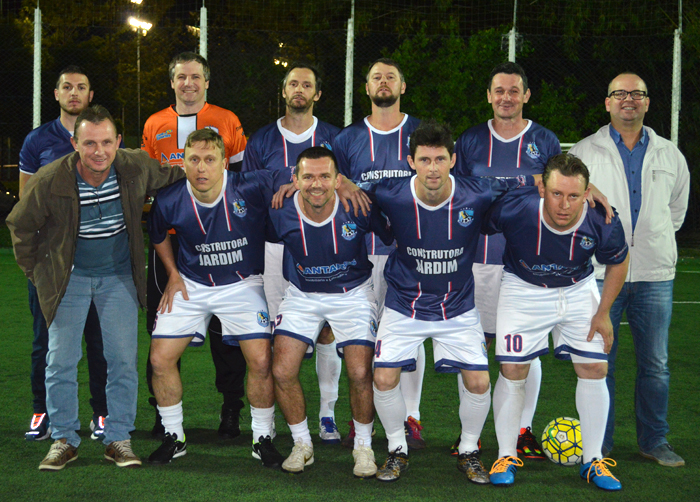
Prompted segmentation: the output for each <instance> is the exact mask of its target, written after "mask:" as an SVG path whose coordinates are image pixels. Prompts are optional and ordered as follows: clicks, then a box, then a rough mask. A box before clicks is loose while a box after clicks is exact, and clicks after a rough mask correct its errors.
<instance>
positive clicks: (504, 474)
mask: <svg viewBox="0 0 700 502" xmlns="http://www.w3.org/2000/svg"><path fill="white" fill-rule="evenodd" d="M523 465H524V464H523V461H522V460H520V459H519V458H518V457H501V458H499V459H498V460H496V461H495V462H494V463H493V467H491V472H489V475H490V477H491V484H492V485H493V486H511V485H512V484H513V483H515V474H516V473H517V472H518V467H522V466H523Z"/></svg>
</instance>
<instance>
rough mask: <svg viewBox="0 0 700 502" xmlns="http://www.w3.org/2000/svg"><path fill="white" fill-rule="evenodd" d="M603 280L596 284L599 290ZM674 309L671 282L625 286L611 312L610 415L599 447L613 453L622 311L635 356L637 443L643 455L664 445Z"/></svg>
mask: <svg viewBox="0 0 700 502" xmlns="http://www.w3.org/2000/svg"><path fill="white" fill-rule="evenodd" d="M602 287H603V281H598V288H599V289H600V290H601V291H602ZM672 308H673V281H662V282H626V283H625V285H624V286H623V287H622V291H620V295H619V296H618V297H617V299H616V300H615V303H614V304H613V306H612V308H611V309H610V320H611V321H612V324H613V329H614V332H615V340H614V341H613V346H612V350H611V351H610V356H609V358H608V376H607V384H608V391H609V392H610V413H609V415H608V424H607V427H606V430H605V438H604V439H603V447H604V448H607V449H608V450H612V447H613V433H614V431H615V356H616V354H617V343H618V333H619V329H620V320H621V319H622V312H623V311H624V310H627V321H628V322H629V326H630V331H631V332H632V341H633V342H634V351H635V354H636V357H637V379H636V384H635V388H634V404H635V413H636V416H637V444H638V445H639V448H640V449H641V450H642V451H645V452H648V451H651V450H653V449H654V448H656V447H657V446H660V445H663V444H666V443H668V441H667V440H666V434H668V431H669V427H668V421H667V420H666V417H667V415H668V393H669V383H670V372H669V370H668V327H669V325H670V324H671V312H672Z"/></svg>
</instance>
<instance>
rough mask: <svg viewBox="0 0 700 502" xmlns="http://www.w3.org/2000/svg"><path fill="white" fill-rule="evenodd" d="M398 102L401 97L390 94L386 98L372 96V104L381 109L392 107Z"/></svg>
mask: <svg viewBox="0 0 700 502" xmlns="http://www.w3.org/2000/svg"><path fill="white" fill-rule="evenodd" d="M398 100H399V97H398V96H394V95H393V94H388V95H384V96H379V95H375V96H372V103H374V104H375V105H376V106H378V107H379V108H389V107H390V106H393V105H394V104H395V103H396V102H397V101H398Z"/></svg>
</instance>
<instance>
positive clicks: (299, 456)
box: [282, 439, 314, 474]
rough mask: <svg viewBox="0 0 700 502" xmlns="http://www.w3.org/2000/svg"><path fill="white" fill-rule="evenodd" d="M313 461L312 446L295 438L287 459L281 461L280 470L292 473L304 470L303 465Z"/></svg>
mask: <svg viewBox="0 0 700 502" xmlns="http://www.w3.org/2000/svg"><path fill="white" fill-rule="evenodd" d="M313 463H314V447H313V446H310V445H308V444H304V443H303V442H302V440H301V439H297V441H296V443H294V448H292V453H290V455H289V456H288V457H287V460H285V461H284V462H282V470H283V471H284V472H291V473H293V474H300V473H302V472H304V467H305V466H307V465H311V464H313Z"/></svg>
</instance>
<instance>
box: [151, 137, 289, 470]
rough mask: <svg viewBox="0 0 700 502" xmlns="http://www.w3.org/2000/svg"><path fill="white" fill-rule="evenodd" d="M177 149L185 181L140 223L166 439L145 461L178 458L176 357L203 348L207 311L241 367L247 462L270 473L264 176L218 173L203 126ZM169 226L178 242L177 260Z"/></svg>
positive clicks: (218, 144)
mask: <svg viewBox="0 0 700 502" xmlns="http://www.w3.org/2000/svg"><path fill="white" fill-rule="evenodd" d="M184 146H185V156H184V164H185V172H186V174H187V180H182V181H181V182H179V183H176V184H174V185H173V186H171V187H168V188H167V189H166V190H164V191H162V193H161V194H160V195H159V196H158V197H157V198H156V200H155V203H154V205H153V208H152V210H151V215H150V218H149V235H150V236H151V242H153V245H154V247H155V249H156V251H157V252H158V255H159V256H160V257H161V260H162V262H163V265H164V267H165V269H166V272H167V275H168V283H167V285H166V286H165V289H164V291H163V297H162V299H161V301H160V305H159V307H158V309H159V314H158V315H157V317H156V322H155V324H154V329H153V334H152V338H151V355H150V357H151V364H152V365H153V390H154V392H155V397H156V399H157V401H158V412H159V413H160V415H161V416H162V418H163V425H164V427H165V437H164V439H163V443H162V444H161V446H160V447H159V448H158V449H157V450H155V451H154V452H153V453H152V454H151V456H150V457H149V458H148V460H149V462H151V463H153V464H167V463H169V462H170V461H171V460H172V459H173V458H177V457H181V456H183V455H185V453H186V452H187V440H186V437H185V432H184V429H183V425H182V422H183V412H182V381H181V379H180V374H179V372H178V368H177V361H178V360H179V358H180V356H181V355H182V354H183V352H184V351H185V348H186V347H187V345H188V344H191V345H201V344H202V343H204V337H205V333H206V328H207V324H208V323H209V321H210V319H211V317H212V316H213V315H216V316H218V317H219V319H220V320H221V324H222V332H223V341H224V343H226V344H239V345H240V347H241V349H242V351H243V355H244V356H245V358H246V361H247V363H248V381H247V391H248V392H247V395H248V400H249V401H250V414H251V417H252V429H253V457H255V458H258V459H260V460H261V461H262V463H263V465H264V466H266V467H279V464H280V463H281V461H282V460H283V457H282V456H281V455H280V454H279V453H278V452H277V450H276V449H275V447H274V445H273V444H272V435H273V427H274V411H275V407H274V393H273V386H272V385H273V384H272V373H271V369H270V366H271V362H272V352H271V348H270V339H271V334H270V333H271V330H270V318H269V316H268V313H267V303H266V301H265V293H264V292H263V284H262V276H261V274H262V271H263V268H264V253H263V249H264V242H265V233H266V232H265V229H266V226H267V224H268V217H267V214H268V209H269V205H270V202H271V200H272V180H271V177H270V175H269V174H268V173H254V174H245V175H244V174H240V173H235V172H231V171H227V170H226V165H227V164H228V157H226V154H225V146H224V142H223V139H222V138H221V136H219V135H218V134H217V133H216V132H214V131H213V130H211V129H199V130H197V131H194V132H192V133H191V134H190V135H189V136H188V138H187V141H186V142H185V145H184ZM171 228H174V229H175V230H176V232H177V235H179V236H180V237H179V238H180V248H179V252H178V255H177V261H176V258H175V255H174V252H173V248H172V245H171V244H170V239H171V236H170V234H169V233H168V230H169V229H171Z"/></svg>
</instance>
